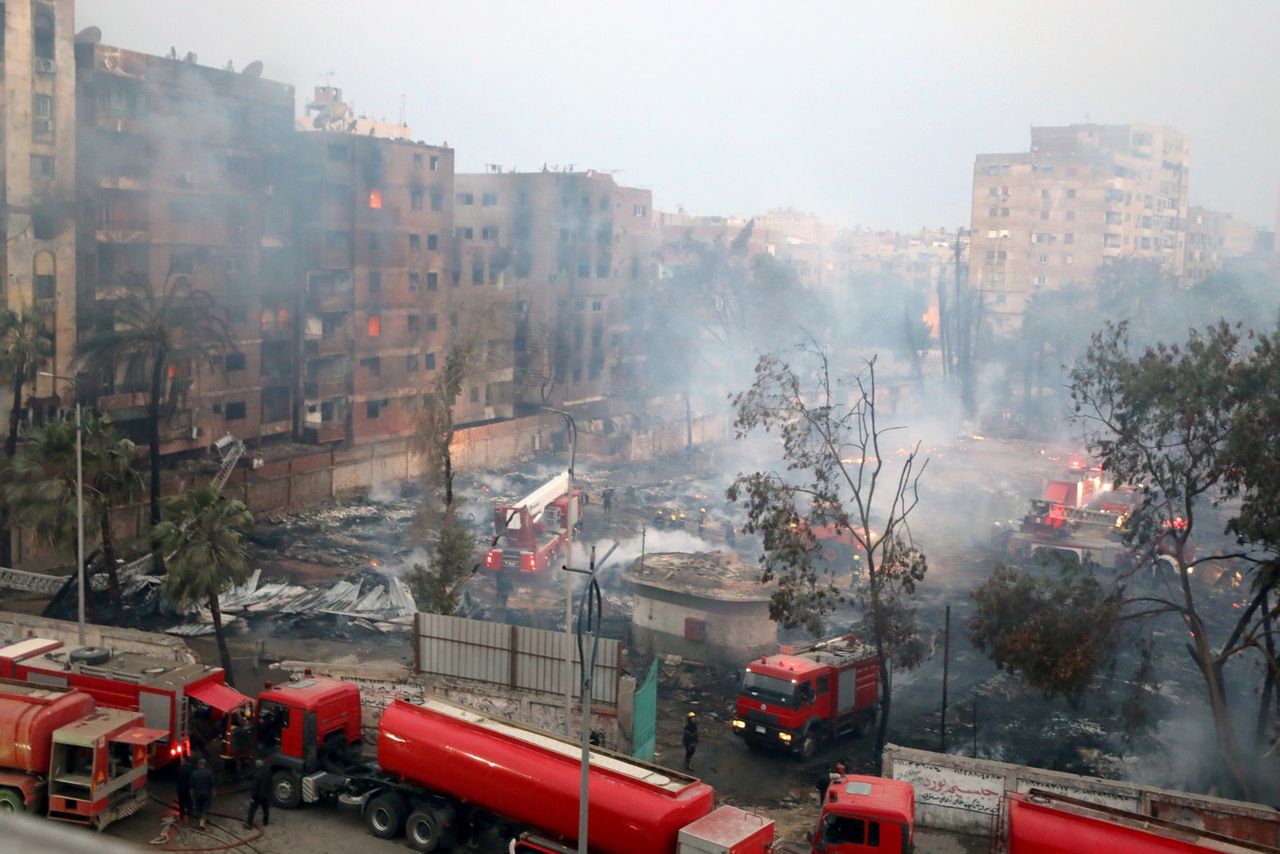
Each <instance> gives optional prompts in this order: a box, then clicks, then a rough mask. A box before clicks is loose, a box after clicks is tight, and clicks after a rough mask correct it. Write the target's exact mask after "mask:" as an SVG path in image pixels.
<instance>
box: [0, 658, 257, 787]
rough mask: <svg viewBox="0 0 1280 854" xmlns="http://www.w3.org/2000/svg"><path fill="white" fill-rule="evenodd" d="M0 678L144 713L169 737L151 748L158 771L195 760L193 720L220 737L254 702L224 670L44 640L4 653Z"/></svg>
mask: <svg viewBox="0 0 1280 854" xmlns="http://www.w3.org/2000/svg"><path fill="white" fill-rule="evenodd" d="M0 677H3V678H7V679H14V680H17V681H20V682H27V683H31V684H38V685H47V686H55V687H60V688H75V689H78V690H80V691H83V692H84V693H86V694H88V695H89V696H90V697H92V698H93V699H94V700H95V701H96V702H97V703H98V705H99V706H104V707H106V708H110V709H123V710H125V711H130V712H141V713H142V715H143V718H144V720H145V722H146V725H147V726H148V727H153V728H155V729H159V730H161V731H163V732H164V733H165V737H164V738H162V739H160V740H159V741H157V742H156V743H155V744H154V745H153V746H152V748H151V764H152V766H153V767H160V766H162V765H166V764H168V763H169V762H172V761H174V760H176V759H177V758H178V756H179V755H181V754H184V753H185V754H188V755H189V754H190V753H191V735H192V729H193V725H194V724H195V719H196V718H201V719H207V720H208V722H209V727H208V729H209V733H208V735H209V736H210V737H211V738H212V737H217V736H218V735H220V732H221V729H222V726H221V723H222V722H223V720H224V718H225V716H226V715H227V714H228V713H230V712H232V711H234V710H236V709H239V708H246V707H249V706H251V705H252V703H253V700H252V699H251V698H250V697H246V696H245V695H243V694H241V693H240V692H239V691H236V690H235V689H234V688H231V687H230V686H228V685H227V684H226V675H225V673H224V672H223V670H222V668H221V667H207V666H205V665H203V664H194V663H185V662H178V661H174V660H172V659H169V658H158V657H153V656H147V655H140V654H137V653H113V652H112V651H111V650H107V649H100V648H96V647H85V648H79V649H77V648H74V647H68V646H65V645H64V644H62V643H61V642H59V641H56V640H48V639H45V638H28V639H26V640H23V641H19V642H18V643H15V644H11V645H9V646H7V647H4V648H0Z"/></svg>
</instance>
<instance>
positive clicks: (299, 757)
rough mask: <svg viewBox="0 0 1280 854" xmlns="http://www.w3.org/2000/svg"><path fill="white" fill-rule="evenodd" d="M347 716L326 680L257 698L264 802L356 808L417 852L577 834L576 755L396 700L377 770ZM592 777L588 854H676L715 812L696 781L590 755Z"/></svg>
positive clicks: (355, 695)
mask: <svg viewBox="0 0 1280 854" xmlns="http://www.w3.org/2000/svg"><path fill="white" fill-rule="evenodd" d="M359 713H360V698H359V691H358V690H357V689H356V687H355V686H354V685H351V684H349V683H345V682H341V681H339V680H336V679H327V678H322V677H305V678H303V679H301V680H297V681H293V682H289V683H286V684H283V685H279V686H275V687H273V688H271V689H269V690H267V691H264V692H263V693H262V695H261V696H260V697H259V702H258V712H257V732H258V734H259V736H260V737H262V738H264V739H266V740H267V742H268V754H267V755H268V758H267V761H268V763H269V764H270V765H271V767H272V769H273V786H272V799H273V802H274V803H275V804H277V805H278V806H281V807H286V808H292V807H297V806H300V805H301V804H304V803H315V802H318V801H335V800H336V801H338V802H340V803H342V804H345V805H347V806H353V807H358V808H359V809H360V810H361V812H362V813H363V815H364V818H365V822H366V824H367V826H368V828H369V832H370V833H372V834H373V835H374V836H377V837H379V838H382V839H391V838H394V837H397V836H400V835H401V834H404V835H405V836H406V837H407V838H408V842H409V845H410V846H411V847H412V848H414V849H415V850H418V851H434V850H436V849H437V848H444V847H448V846H451V845H454V844H456V843H458V842H460V841H462V840H463V839H464V838H465V837H466V836H468V835H469V834H470V833H471V832H473V831H475V830H476V829H478V828H482V827H484V826H494V825H498V826H501V827H509V828H513V829H515V832H516V833H519V832H521V831H524V830H527V831H531V832H532V835H530V836H529V837H528V838H527V839H526V842H527V843H528V844H543V843H545V844H565V843H569V842H572V840H573V839H574V837H575V836H576V835H577V830H578V791H579V789H578V787H579V772H580V769H581V764H580V753H579V751H580V747H579V745H578V744H576V743H574V742H570V741H566V740H564V739H561V738H559V737H557V736H555V735H552V734H550V733H547V732H543V731H542V730H537V729H534V728H532V727H526V726H523V725H521V724H518V723H514V722H511V721H505V720H497V719H494V718H490V717H487V716H485V715H482V714H480V713H478V712H475V711H472V710H470V709H465V708H462V707H459V706H455V705H452V704H450V703H446V702H443V701H440V700H434V699H432V700H425V701H422V702H409V701H406V700H399V699H397V700H394V701H392V703H391V705H390V706H388V707H387V708H386V710H385V711H384V712H383V713H382V719H381V721H380V722H379V725H378V738H377V761H376V764H375V763H368V762H365V761H362V760H361V759H360V758H359V757H358V756H357V755H356V753H355V748H356V747H357V746H358V744H359V721H360V718H359ZM590 774H591V777H590V791H591V798H590V826H591V829H592V830H591V833H592V836H591V839H592V846H591V848H592V851H597V852H600V854H652V852H654V851H664V850H665V851H672V852H674V851H676V850H677V838H678V836H679V834H680V833H681V831H682V830H684V829H686V828H688V827H689V826H690V825H692V824H694V823H695V822H696V821H697V820H698V819H700V818H703V817H704V816H706V815H708V814H709V813H711V812H712V809H713V806H714V804H713V801H714V792H713V791H712V789H711V787H710V786H708V785H706V784H705V783H701V782H699V781H698V780H696V779H694V778H692V777H688V776H685V775H682V774H678V773H676V772H674V771H670V770H667V769H665V768H660V767H658V766H655V765H649V764H646V763H642V762H639V761H637V760H635V759H632V758H630V757H627V756H623V755H620V754H615V753H611V752H609V751H604V750H600V749H599V748H596V749H593V750H592V760H591V768H590ZM754 822H755V825H754V827H753V834H755V835H756V836H757V837H759V836H761V831H760V828H761V827H762V826H763V825H764V824H765V823H767V824H768V825H769V827H770V830H769V831H768V833H767V834H764V835H767V836H768V837H769V839H770V840H771V839H772V822H768V821H767V820H765V819H760V818H759V817H756V819H755V820H754ZM539 840H540V841H539ZM526 850H537V849H536V848H530V849H526ZM548 850H554V849H548ZM766 850H767V848H765V847H759V848H743V849H735V851H740V852H741V854H763V852H765V851H766Z"/></svg>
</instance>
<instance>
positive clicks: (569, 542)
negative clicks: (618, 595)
mask: <svg viewBox="0 0 1280 854" xmlns="http://www.w3.org/2000/svg"><path fill="white" fill-rule="evenodd" d="M542 408H543V409H544V410H546V411H547V412H554V413H555V414H556V415H559V416H561V417H562V418H564V421H565V425H566V427H567V430H568V433H569V492H568V498H569V500H568V502H567V503H566V507H567V508H568V516H569V518H568V520H567V521H568V531H567V532H566V536H565V544H564V562H565V566H566V567H570V566H573V526H574V525H575V524H577V522H578V502H577V501H574V499H573V461H574V456H575V454H576V453H577V450H578V425H577V424H576V423H575V422H574V420H573V416H572V415H570V414H569V413H567V412H565V411H564V410H562V409H552V408H551V407H549V406H544V407H542ZM561 677H562V678H563V679H564V735H565V738H570V737H571V736H572V735H573V578H572V577H571V576H570V575H569V573H567V572H566V573H565V574H564V665H563V667H562V669H561Z"/></svg>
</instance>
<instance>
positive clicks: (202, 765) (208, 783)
mask: <svg viewBox="0 0 1280 854" xmlns="http://www.w3.org/2000/svg"><path fill="white" fill-rule="evenodd" d="M191 797H192V800H193V801H194V804H195V812H194V815H195V817H196V818H198V819H200V828H201V829H204V824H205V820H206V817H207V816H208V815H209V808H210V807H212V806H213V772H212V771H210V770H209V763H208V762H207V761H205V759H204V758H203V757H202V758H201V759H200V761H199V762H197V763H196V770H194V771H192V772H191Z"/></svg>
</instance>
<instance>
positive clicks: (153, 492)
mask: <svg viewBox="0 0 1280 854" xmlns="http://www.w3.org/2000/svg"><path fill="white" fill-rule="evenodd" d="M121 285H122V287H123V291H124V292H123V295H122V296H120V297H119V298H118V299H114V300H102V301H100V302H99V303H98V304H97V306H96V310H97V311H98V312H99V314H100V315H101V317H100V318H99V319H98V322H96V323H95V324H94V327H93V328H94V329H95V332H94V333H92V334H90V336H89V337H88V338H86V339H84V340H83V341H82V342H81V345H80V360H81V362H82V364H84V365H85V366H87V367H92V368H95V369H99V370H106V371H109V377H110V379H111V381H113V382H114V379H115V371H116V368H117V367H118V366H119V364H120V363H121V362H123V363H124V365H125V372H126V376H129V375H133V376H137V375H138V374H140V373H143V372H145V373H147V374H149V375H150V384H149V389H148V398H147V444H148V458H149V463H150V498H151V524H152V525H153V526H154V525H157V524H159V523H160V518H161V513H160V413H161V410H162V408H163V405H164V403H165V402H167V401H170V400H172V398H173V396H174V387H173V386H174V384H172V383H170V384H169V386H168V388H166V384H165V380H166V379H168V378H169V377H168V372H169V368H170V366H172V365H176V364H177V363H181V362H194V361H197V360H199V359H205V360H207V361H210V362H212V357H213V356H214V354H216V353H221V352H225V351H227V350H229V349H231V347H232V343H231V336H230V331H229V326H228V324H227V320H226V316H225V315H224V314H223V312H222V311H221V310H220V309H219V308H218V305H217V303H216V301H215V300H214V299H213V297H212V296H211V295H210V294H209V293H208V292H207V291H202V290H199V289H197V288H195V287H193V286H192V284H191V278H190V277H189V276H174V275H172V274H171V275H169V276H168V277H167V278H166V287H165V288H163V289H162V291H161V292H157V291H156V289H155V288H154V287H152V285H151V283H150V281H148V280H147V278H146V277H144V276H141V275H137V274H128V275H126V276H124V277H123V279H122V280H121Z"/></svg>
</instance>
